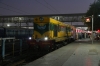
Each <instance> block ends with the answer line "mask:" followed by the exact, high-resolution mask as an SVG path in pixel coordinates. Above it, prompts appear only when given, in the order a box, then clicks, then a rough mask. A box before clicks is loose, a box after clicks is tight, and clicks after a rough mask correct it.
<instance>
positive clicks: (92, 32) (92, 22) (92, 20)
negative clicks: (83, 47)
mask: <svg viewBox="0 0 100 66" xmlns="http://www.w3.org/2000/svg"><path fill="white" fill-rule="evenodd" d="M92 44H93V15H92Z"/></svg>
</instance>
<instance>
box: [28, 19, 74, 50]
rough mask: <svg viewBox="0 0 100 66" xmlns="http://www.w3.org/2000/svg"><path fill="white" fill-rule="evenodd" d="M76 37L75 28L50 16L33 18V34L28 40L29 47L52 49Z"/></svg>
mask: <svg viewBox="0 0 100 66" xmlns="http://www.w3.org/2000/svg"><path fill="white" fill-rule="evenodd" d="M75 39H76V28H75V27H74V26H72V25H68V24H65V23H63V22H60V21H58V20H55V19H53V18H50V17H35V18H34V34H33V35H32V39H31V40H29V41H28V44H29V45H30V48H36V47H37V48H38V49H40V50H52V49H56V48H57V47H58V46H61V45H66V44H67V43H69V42H72V41H74V40H75Z"/></svg>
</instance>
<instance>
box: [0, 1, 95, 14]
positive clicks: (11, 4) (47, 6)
mask: <svg viewBox="0 0 100 66" xmlns="http://www.w3.org/2000/svg"><path fill="white" fill-rule="evenodd" d="M93 2H94V0H0V15H39V14H68V13H86V11H87V10H88V8H89V5H90V4H91V3H93Z"/></svg>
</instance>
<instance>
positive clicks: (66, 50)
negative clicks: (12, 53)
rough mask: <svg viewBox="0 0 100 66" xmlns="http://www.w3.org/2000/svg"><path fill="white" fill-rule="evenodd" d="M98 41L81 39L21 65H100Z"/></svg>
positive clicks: (99, 43) (99, 45)
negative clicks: (92, 41)
mask: <svg viewBox="0 0 100 66" xmlns="http://www.w3.org/2000/svg"><path fill="white" fill-rule="evenodd" d="M99 64H100V41H94V43H93V44H91V40H90V39H81V40H77V41H75V42H73V43H70V44H68V45H66V46H63V47H61V48H59V49H57V50H55V51H53V52H50V53H48V54H46V55H45V56H43V57H41V58H39V59H37V60H35V61H33V62H30V63H28V64H26V65H23V66H100V65H99Z"/></svg>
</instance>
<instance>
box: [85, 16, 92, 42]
mask: <svg viewBox="0 0 100 66" xmlns="http://www.w3.org/2000/svg"><path fill="white" fill-rule="evenodd" d="M89 17H90V18H91V19H92V35H91V36H92V37H91V38H92V44H93V17H94V16H93V15H92V16H88V17H85V18H88V19H86V22H90V19H89Z"/></svg>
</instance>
